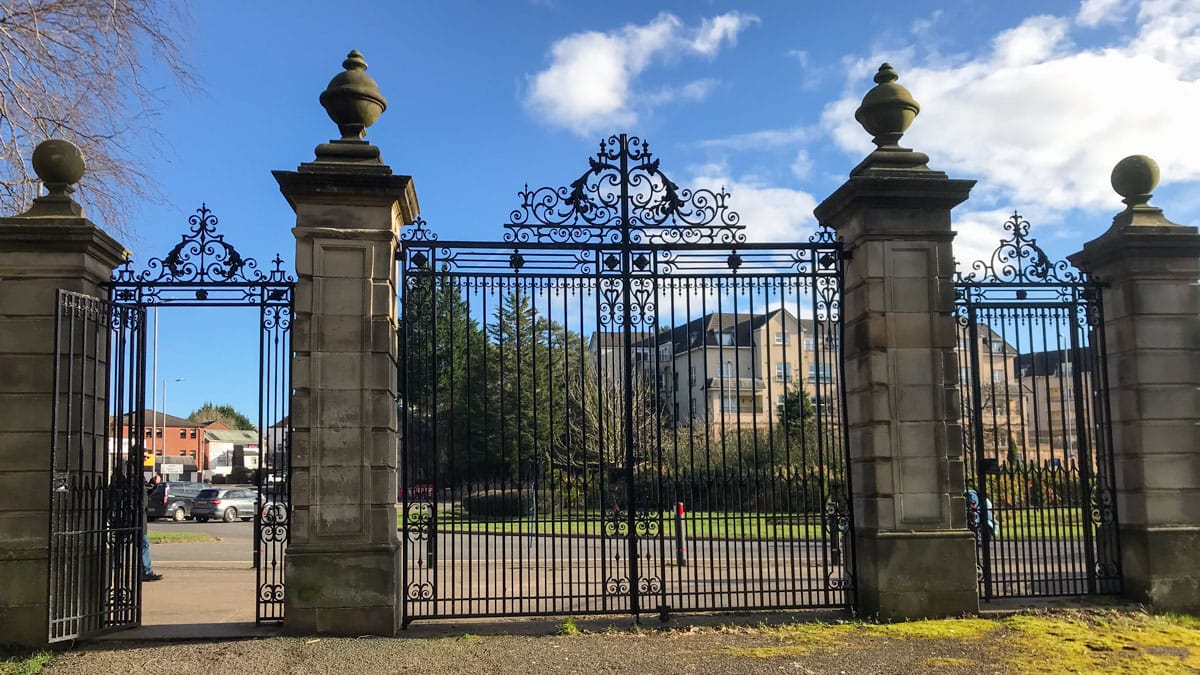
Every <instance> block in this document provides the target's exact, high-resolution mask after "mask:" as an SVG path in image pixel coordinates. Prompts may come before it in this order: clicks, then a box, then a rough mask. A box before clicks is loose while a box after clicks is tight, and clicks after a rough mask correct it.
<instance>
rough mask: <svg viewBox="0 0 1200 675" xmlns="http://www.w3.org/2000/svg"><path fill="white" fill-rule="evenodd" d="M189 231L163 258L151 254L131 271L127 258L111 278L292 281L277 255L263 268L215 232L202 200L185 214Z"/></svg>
mask: <svg viewBox="0 0 1200 675" xmlns="http://www.w3.org/2000/svg"><path fill="white" fill-rule="evenodd" d="M188 225H189V226H190V227H189V232H188V234H184V235H182V236H181V237H180V242H179V243H178V244H176V245H175V247H174V248H172V249H171V250H170V251H169V252H168V253H167V255H166V256H164V257H162V258H151V259H150V260H148V261H147V262H146V269H144V270H142V271H141V272H134V271H133V260H132V259H129V260H126V261H125V262H124V263H122V264H121V266H120V267H119V268H117V271H116V272H114V273H113V282H115V283H117V284H128V283H187V284H206V283H208V284H213V283H253V284H276V283H288V282H291V281H294V279H292V278H291V277H290V276H289V275H288V274H287V272H286V271H284V269H283V259H282V258H280V257H279V256H278V255H276V256H275V259H274V260H272V261H271V262H272V263H273V264H274V268H272V269H270V270H268V271H267V272H265V273H264V272H263V271H262V270H260V269H258V261H257V260H255V259H254V258H245V257H243V256H242V254H241V253H238V250H237V249H236V248H234V247H233V245H232V244H230V243H229V242H227V241H225V235H223V234H217V227H216V226H217V217H216V216H215V215H213V212H212V211H210V210H209V209H208V207H207V206H206V205H205V204H200V208H198V209H196V213H194V214H192V215H191V216H189V217H188Z"/></svg>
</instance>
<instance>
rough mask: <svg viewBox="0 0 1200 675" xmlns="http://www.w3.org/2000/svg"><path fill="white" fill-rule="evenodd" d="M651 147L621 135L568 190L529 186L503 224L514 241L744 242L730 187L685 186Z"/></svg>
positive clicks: (605, 143)
mask: <svg viewBox="0 0 1200 675" xmlns="http://www.w3.org/2000/svg"><path fill="white" fill-rule="evenodd" d="M659 161H660V160H658V159H657V158H655V157H654V155H653V154H652V153H651V152H650V143H649V142H648V141H645V140H643V139H641V138H639V137H637V136H629V135H626V134H614V135H612V136H609V137H608V138H606V139H604V140H602V141H601V142H600V149H599V151H598V152H597V153H596V155H595V156H594V157H589V158H588V169H587V170H586V171H584V172H583V173H582V174H580V176H579V177H578V178H576V179H575V180H574V181H572V182H571V183H570V184H569V185H565V186H558V187H552V186H545V187H537V188H530V187H529V186H528V185H526V186H525V189H524V190H521V191H520V192H519V193H518V195H519V196H520V197H521V204H520V206H518V207H517V208H515V209H513V210H512V212H511V213H510V214H509V222H507V223H505V224H504V227H505V228H506V229H507V232H505V234H504V240H505V241H508V242H548V243H574V244H581V243H605V244H683V243H723V244H736V243H742V242H745V240H746V236H745V234H744V233H743V232H742V230H743V229H744V227H745V226H743V225H741V224H740V222H739V221H740V220H741V217H740V216H739V215H738V213H737V212H736V211H734V210H732V209H731V208H729V205H728V203H727V201H728V199H729V192H727V191H726V190H725V189H724V188H722V189H720V190H710V189H707V188H681V187H679V185H678V184H676V183H675V182H674V181H672V180H671V179H670V178H669V177H667V175H666V174H665V173H663V171H662V170H661V169H660V167H659Z"/></svg>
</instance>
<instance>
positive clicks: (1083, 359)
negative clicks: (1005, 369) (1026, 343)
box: [1013, 346, 1092, 377]
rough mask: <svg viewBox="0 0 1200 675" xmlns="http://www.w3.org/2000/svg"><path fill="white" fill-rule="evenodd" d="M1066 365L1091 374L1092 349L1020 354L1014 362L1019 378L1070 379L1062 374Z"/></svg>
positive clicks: (1085, 347) (1081, 348)
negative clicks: (1068, 364)
mask: <svg viewBox="0 0 1200 675" xmlns="http://www.w3.org/2000/svg"><path fill="white" fill-rule="evenodd" d="M1064 363H1072V364H1076V365H1075V366H1073V367H1074V370H1075V372H1078V373H1088V372H1091V370H1092V348H1091V347H1087V346H1084V347H1080V348H1079V349H1078V350H1070V349H1053V350H1050V351H1046V352H1031V353H1029V354H1018V355H1017V357H1016V359H1014V361H1013V365H1014V367H1015V368H1016V370H1017V375H1018V376H1019V377H1042V376H1052V377H1057V376H1059V375H1062V376H1064V377H1069V375H1066V374H1065V373H1062V372H1061V369H1062V365H1063V364H1064Z"/></svg>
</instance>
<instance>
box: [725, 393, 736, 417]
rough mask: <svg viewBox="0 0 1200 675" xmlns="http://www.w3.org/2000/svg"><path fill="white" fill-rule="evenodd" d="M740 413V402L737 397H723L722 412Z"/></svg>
mask: <svg viewBox="0 0 1200 675" xmlns="http://www.w3.org/2000/svg"><path fill="white" fill-rule="evenodd" d="M737 411H738V400H737V397H736V396H722V397H721V412H727V413H735V412H737Z"/></svg>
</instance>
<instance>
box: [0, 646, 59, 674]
mask: <svg viewBox="0 0 1200 675" xmlns="http://www.w3.org/2000/svg"><path fill="white" fill-rule="evenodd" d="M52 658H54V655H53V654H51V653H50V652H46V651H36V652H30V651H28V650H20V649H14V648H8V647H0V675H36V673H40V672H42V668H45V667H46V664H48V663H50V659H52Z"/></svg>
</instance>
